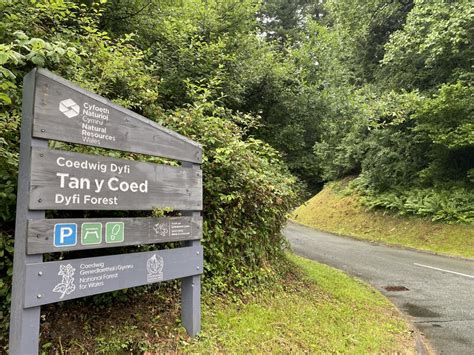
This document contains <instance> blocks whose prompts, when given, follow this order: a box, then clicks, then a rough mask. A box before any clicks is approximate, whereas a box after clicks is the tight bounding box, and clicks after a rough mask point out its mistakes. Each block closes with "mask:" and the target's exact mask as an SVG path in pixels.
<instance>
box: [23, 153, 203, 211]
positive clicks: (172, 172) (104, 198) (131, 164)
mask: <svg viewBox="0 0 474 355" xmlns="http://www.w3.org/2000/svg"><path fill="white" fill-rule="evenodd" d="M68 161H69V162H72V164H74V165H75V166H76V167H74V166H72V167H67V166H60V165H66V164H67V162H68ZM83 167H86V168H85V169H84V168H83ZM94 167H95V169H94ZM99 167H101V168H99ZM118 169H122V173H119V172H118ZM114 170H116V171H114ZM75 182H76V183H77V184H79V185H77V186H73V185H71V184H74V183H75ZM101 183H102V185H100V184H101ZM122 183H123V186H125V187H127V186H128V190H126V189H125V190H126V191H122V190H121V186H122ZM145 187H146V189H145ZM114 190H116V191H114ZM132 190H134V191H132ZM59 195H60V196H59ZM58 196H59V197H58ZM61 196H63V197H61ZM66 197H67V198H71V200H70V201H69V202H67V201H66V200H65V198H66ZM74 198H76V199H75V200H74ZM29 208H30V209H32V210H38V209H42V210H45V209H46V210H47V209H53V210H151V209H153V208H171V209H176V210H202V171H201V170H195V169H190V168H185V167H172V166H168V165H158V164H151V163H144V162H137V161H131V160H124V159H114V158H109V157H103V156H96V155H89V154H79V153H72V152H64V151H59V150H51V149H35V148H33V149H32V164H31V181H30V203H29Z"/></svg>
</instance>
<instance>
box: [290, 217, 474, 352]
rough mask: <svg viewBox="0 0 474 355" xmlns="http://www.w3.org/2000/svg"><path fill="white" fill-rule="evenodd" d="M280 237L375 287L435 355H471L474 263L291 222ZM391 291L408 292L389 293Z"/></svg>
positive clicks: (473, 343) (302, 252) (308, 255)
mask: <svg viewBox="0 0 474 355" xmlns="http://www.w3.org/2000/svg"><path fill="white" fill-rule="evenodd" d="M283 233H284V235H285V236H286V238H287V239H288V241H289V242H290V244H291V246H292V248H293V251H294V252H295V253H296V254H298V255H301V256H303V257H306V258H309V259H313V260H316V261H319V262H321V263H324V264H327V265H330V266H333V267H335V268H338V269H341V270H343V271H345V272H347V273H348V274H351V275H353V276H356V277H358V278H360V279H362V280H364V281H367V282H368V283H370V284H372V285H373V286H375V287H376V288H377V289H378V290H379V291H381V292H382V293H383V294H384V295H385V296H387V297H388V298H389V299H390V300H391V301H392V302H393V303H394V304H395V305H396V306H397V307H398V308H399V309H400V310H401V311H402V312H404V313H405V314H407V315H409V316H410V317H411V319H412V321H413V322H414V323H415V325H416V326H417V328H418V329H419V330H420V331H421V332H422V333H423V334H424V335H425V336H426V338H427V339H428V341H429V342H430V344H431V345H432V346H433V348H434V350H435V351H436V353H437V354H474V261H470V260H462V259H455V258H449V257H442V256H437V255H431V254H427V253H421V252H416V251H411V250H404V249H398V248H392V247H386V246H381V245H376V244H372V243H368V242H361V241H356V240H353V239H350V238H344V237H339V236H336V235H332V234H329V233H324V232H320V231H317V230H314V229H311V228H308V227H304V226H301V225H298V224H295V223H291V222H289V223H288V225H287V227H286V228H285V229H284V230H283ZM389 286H395V287H396V288H395V289H401V288H406V289H407V290H404V291H401V290H400V291H387V289H386V287H389ZM389 289H390V288H389Z"/></svg>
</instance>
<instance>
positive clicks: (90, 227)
mask: <svg viewBox="0 0 474 355" xmlns="http://www.w3.org/2000/svg"><path fill="white" fill-rule="evenodd" d="M100 243H102V223H82V226H81V244H82V245H91V244H100Z"/></svg>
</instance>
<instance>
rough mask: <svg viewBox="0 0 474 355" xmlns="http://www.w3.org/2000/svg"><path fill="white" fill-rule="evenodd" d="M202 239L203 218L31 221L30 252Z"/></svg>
mask: <svg viewBox="0 0 474 355" xmlns="http://www.w3.org/2000/svg"><path fill="white" fill-rule="evenodd" d="M201 238H202V217H201V216H195V217H161V218H153V217H150V218H90V219H41V220H29V221H28V244H27V253H28V254H41V253H54V252H63V251H72V250H85V249H100V248H113V247H123V246H131V245H139V244H154V243H168V242H179V241H188V240H199V239H201Z"/></svg>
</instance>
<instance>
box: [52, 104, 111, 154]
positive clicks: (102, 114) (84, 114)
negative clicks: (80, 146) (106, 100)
mask: <svg viewBox="0 0 474 355" xmlns="http://www.w3.org/2000/svg"><path fill="white" fill-rule="evenodd" d="M59 110H60V111H61V112H62V113H63V114H64V115H66V116H67V117H69V118H73V117H76V116H79V114H81V117H80V119H81V121H82V123H81V137H82V141H83V142H84V143H87V144H94V145H101V143H102V142H103V141H112V142H115V141H116V140H117V138H116V137H115V135H113V134H109V133H108V132H107V127H106V124H107V122H109V115H110V110H109V109H108V108H107V107H101V106H98V105H96V104H91V103H89V102H84V103H83V104H82V110H81V108H80V107H79V105H78V104H77V103H76V102H74V101H73V100H72V99H67V100H63V101H61V102H60V103H59Z"/></svg>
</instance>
